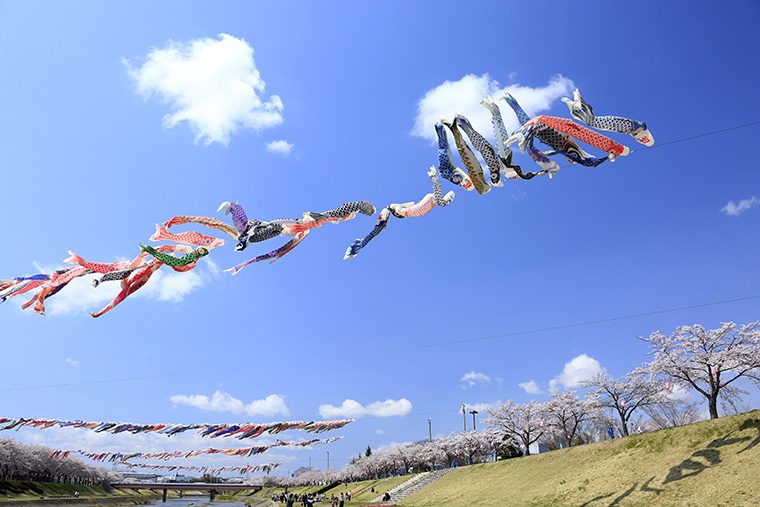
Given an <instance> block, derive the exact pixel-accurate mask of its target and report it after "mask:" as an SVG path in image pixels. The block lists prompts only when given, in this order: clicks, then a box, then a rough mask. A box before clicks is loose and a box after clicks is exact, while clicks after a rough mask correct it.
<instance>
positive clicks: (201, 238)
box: [150, 224, 224, 250]
mask: <svg viewBox="0 0 760 507" xmlns="http://www.w3.org/2000/svg"><path fill="white" fill-rule="evenodd" d="M150 240H151V241H174V242H175V243H182V244H183V245H192V246H203V247H206V248H208V249H209V250H211V249H212V248H216V247H218V246H222V245H224V240H223V239H220V238H215V237H213V236H206V235H205V234H201V233H199V232H195V231H187V232H181V233H179V234H174V233H173V232H170V231H169V229H167V228H166V226H164V225H159V224H156V232H154V233H153V235H152V236H151V237H150Z"/></svg>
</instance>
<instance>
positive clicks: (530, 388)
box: [517, 380, 541, 394]
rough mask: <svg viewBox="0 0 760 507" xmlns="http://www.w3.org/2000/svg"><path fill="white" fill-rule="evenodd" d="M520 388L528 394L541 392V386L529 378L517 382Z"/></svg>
mask: <svg viewBox="0 0 760 507" xmlns="http://www.w3.org/2000/svg"><path fill="white" fill-rule="evenodd" d="M517 385H518V386H519V387H520V389H522V390H523V391H525V392H526V393H528V394H541V387H540V386H539V385H538V383H537V382H536V381H535V380H529V381H527V382H520V383H519V384H517Z"/></svg>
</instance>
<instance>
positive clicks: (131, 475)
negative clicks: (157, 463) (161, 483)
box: [119, 472, 158, 482]
mask: <svg viewBox="0 0 760 507" xmlns="http://www.w3.org/2000/svg"><path fill="white" fill-rule="evenodd" d="M119 473H120V474H121V476H122V477H124V482H155V480H156V479H157V478H158V475H156V474H151V473H145V472H119Z"/></svg>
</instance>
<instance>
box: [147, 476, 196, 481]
mask: <svg viewBox="0 0 760 507" xmlns="http://www.w3.org/2000/svg"><path fill="white" fill-rule="evenodd" d="M156 482H193V478H192V477H190V476H189V475H179V474H175V475H164V476H162V477H159V478H158V479H156Z"/></svg>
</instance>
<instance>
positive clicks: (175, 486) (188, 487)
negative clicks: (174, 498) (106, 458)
mask: <svg viewBox="0 0 760 507" xmlns="http://www.w3.org/2000/svg"><path fill="white" fill-rule="evenodd" d="M111 486H113V487H114V488H115V489H131V490H134V491H139V490H141V489H147V490H150V491H159V490H160V491H163V500H162V501H164V502H165V501H166V492H167V491H168V490H172V491H179V494H180V497H181V496H182V492H183V491H208V494H209V498H210V499H211V500H212V501H213V500H214V497H215V496H216V495H218V494H219V493H222V492H224V491H234V492H237V491H249V490H250V491H251V492H252V493H255V492H257V491H261V488H262V487H263V486H257V485H252V484H225V483H220V484H211V483H205V482H114V483H111Z"/></svg>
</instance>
